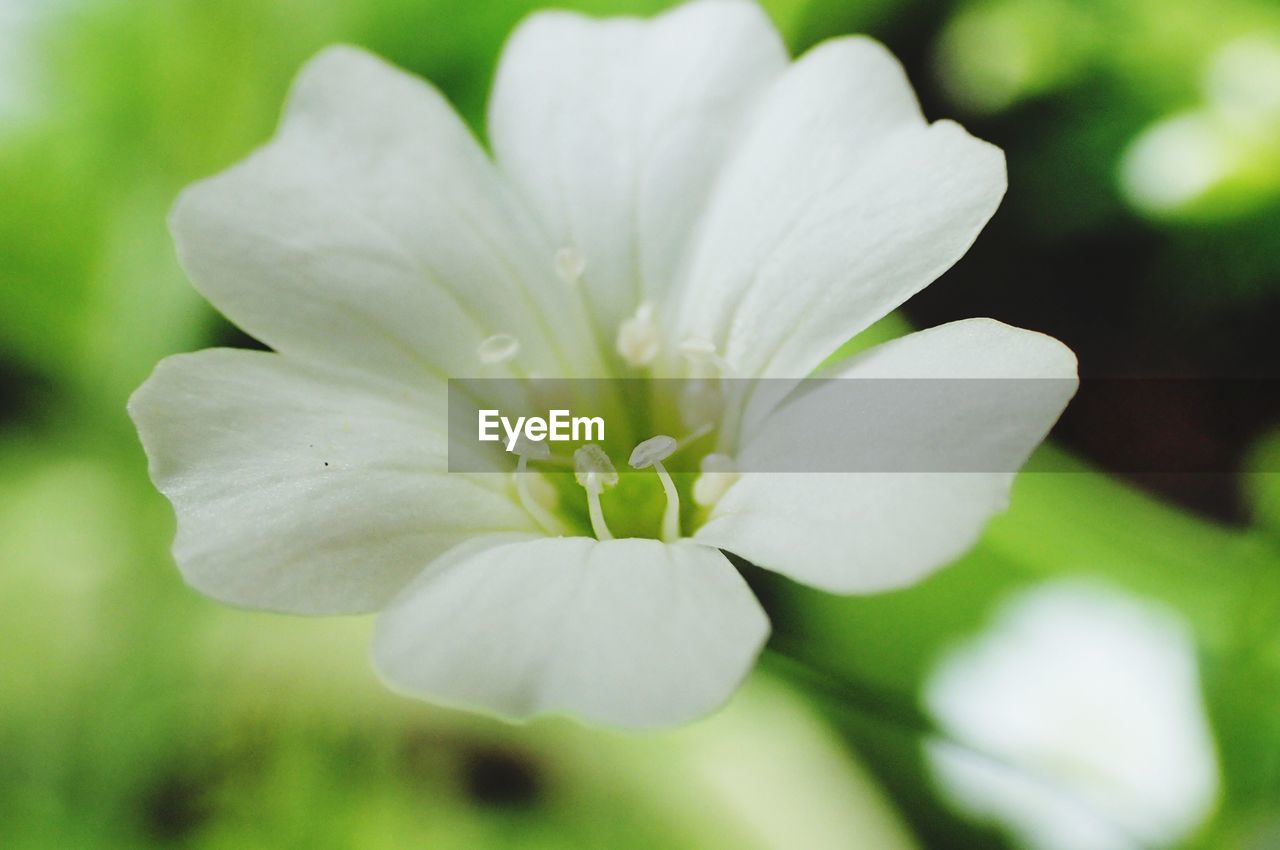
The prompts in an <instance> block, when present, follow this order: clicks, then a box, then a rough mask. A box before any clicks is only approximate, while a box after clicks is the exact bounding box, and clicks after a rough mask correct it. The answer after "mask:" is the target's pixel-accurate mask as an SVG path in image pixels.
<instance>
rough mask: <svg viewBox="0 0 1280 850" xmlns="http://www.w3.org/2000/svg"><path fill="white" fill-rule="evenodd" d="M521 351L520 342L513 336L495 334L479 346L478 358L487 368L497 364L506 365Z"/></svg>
mask: <svg viewBox="0 0 1280 850" xmlns="http://www.w3.org/2000/svg"><path fill="white" fill-rule="evenodd" d="M519 351H520V340H518V339H516V338H515V337H513V336H512V335H511V334H494V335H493V336H490V337H486V338H485V339H484V340H483V341H482V342H481V343H480V345H479V346H477V347H476V356H478V357H479V358H480V362H481V363H483V364H485V365H486V366H493V365H495V364H497V363H505V362H507V361H508V360H510V359H511V358H512V357H515V356H516V354H518V353H519Z"/></svg>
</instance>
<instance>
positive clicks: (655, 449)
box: [627, 434, 680, 542]
mask: <svg viewBox="0 0 1280 850" xmlns="http://www.w3.org/2000/svg"><path fill="white" fill-rule="evenodd" d="M678 445H679V444H678V443H676V441H675V439H674V438H672V437H668V436H667V435H666V434H659V435H658V436H656V437H650V438H649V439H647V440H645V441H644V442H643V443H641V444H640V445H638V446H636V447H635V448H634V449H632V450H631V458H630V460H628V461H627V463H629V464H630V465H631V468H632V469H648V468H649V467H653V471H654V472H656V473H658V480H659V481H661V482H662V491H663V492H664V493H666V494H667V509H666V510H665V511H663V513H662V539H663V540H666V541H668V542H670V541H673V540H678V539H679V538H680V493H679V492H678V491H677V490H676V484H675V482H674V481H672V480H671V473H669V472H667V468H666V467H665V466H663V465H662V462H663V461H664V460H666V459H667V458H669V457H671V455H672V453H674V452H675V450H676V448H677V447H678Z"/></svg>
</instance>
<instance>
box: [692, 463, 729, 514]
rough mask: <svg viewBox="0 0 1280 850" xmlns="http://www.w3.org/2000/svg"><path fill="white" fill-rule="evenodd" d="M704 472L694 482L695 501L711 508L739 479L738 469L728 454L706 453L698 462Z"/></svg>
mask: <svg viewBox="0 0 1280 850" xmlns="http://www.w3.org/2000/svg"><path fill="white" fill-rule="evenodd" d="M698 467H699V468H700V469H701V470H702V474H701V475H699V476H698V478H697V480H696V481H694V482H693V501H694V502H695V503H697V504H698V505H699V506H701V507H704V508H709V507H711V506H712V505H714V504H715V503H716V502H718V501H720V498H721V497H722V496H723V495H724V494H725V492H726V491H727V490H728V489H729V488H730V487H731V486H733V483H734V482H735V481H737V480H738V469H737V466H736V464H734V462H733V458H731V457H729V456H728V455H726V454H719V453H712V454H709V455H704V456H703V458H702V460H700V461H699V462H698Z"/></svg>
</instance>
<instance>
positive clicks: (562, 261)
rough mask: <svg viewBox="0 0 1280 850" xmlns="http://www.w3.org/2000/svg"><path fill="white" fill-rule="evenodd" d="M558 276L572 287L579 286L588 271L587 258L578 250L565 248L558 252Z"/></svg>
mask: <svg viewBox="0 0 1280 850" xmlns="http://www.w3.org/2000/svg"><path fill="white" fill-rule="evenodd" d="M555 262H556V276H557V277H559V278H560V279H561V280H563V281H564V282H565V283H567V284H569V285H570V286H577V285H578V283H579V282H581V280H582V273H583V272H584V271H586V270H587V258H586V257H584V256H582V252H581V251H579V250H578V249H577V248H570V247H568V246H565V247H564V248H561V249H560V250H559V251H556V261H555Z"/></svg>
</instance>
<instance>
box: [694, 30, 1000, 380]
mask: <svg viewBox="0 0 1280 850" xmlns="http://www.w3.org/2000/svg"><path fill="white" fill-rule="evenodd" d="M1005 186H1006V177H1005V166H1004V156H1003V154H1002V153H1001V151H1000V150H999V149H998V148H996V147H994V146H992V145H989V144H987V143H986V142H982V141H980V140H978V139H976V138H974V137H972V136H970V135H969V134H968V133H966V132H965V131H964V130H963V129H962V128H961V127H959V126H958V125H956V124H954V123H952V122H950V121H940V122H937V123H935V124H932V125H929V124H926V122H925V120H924V118H923V117H922V115H921V113H920V109H919V106H918V104H917V102H916V99H915V95H914V93H913V91H912V89H911V86H910V84H909V83H908V81H907V79H906V75H905V73H904V72H903V70H902V66H901V65H900V64H899V63H898V61H897V60H896V59H895V58H894V57H893V55H892V54H891V53H889V51H888V50H886V49H885V48H884V47H883V46H881V45H880V44H878V43H876V42H874V41H872V40H870V39H867V38H862V37H852V38H841V39H836V40H833V41H829V42H825V43H823V44H821V45H819V46H818V47H815V48H814V49H813V50H811V51H809V52H808V53H806V54H805V55H804V56H802V57H801V58H800V59H799V60H798V61H797V62H796V63H795V64H794V65H792V66H791V68H789V69H788V71H787V73H786V74H785V75H784V76H783V77H782V78H781V79H780V80H778V82H777V83H776V84H775V85H774V87H773V88H772V89H771V90H770V91H769V93H768V94H767V95H766V96H765V98H764V99H763V101H762V103H761V104H760V105H759V107H758V109H757V111H756V113H755V115H754V117H753V121H752V123H751V126H750V128H749V129H748V131H747V133H746V134H745V137H744V138H743V140H742V141H741V143H740V144H739V145H738V146H737V147H736V148H735V149H734V151H733V153H732V157H731V159H730V161H729V162H728V163H727V164H726V166H725V168H724V171H723V172H722V174H721V178H720V181H719V182H718V184H717V186H716V188H715V190H714V192H713V194H712V198H711V202H710V205H709V207H708V211H707V215H706V219H705V221H704V223H703V228H704V229H703V233H702V236H701V238H700V241H699V244H698V246H697V249H696V251H695V253H694V257H693V261H692V263H691V266H690V269H689V275H688V281H687V287H686V292H685V298H684V301H683V304H682V306H681V308H680V310H679V313H678V319H679V322H680V326H679V333H678V335H679V337H680V338H682V339H684V338H690V337H692V338H699V339H706V340H710V341H712V342H714V343H716V345H717V346H718V347H719V350H720V351H721V352H722V353H723V354H724V355H725V358H726V359H727V361H728V362H729V364H730V365H731V366H732V367H733V368H734V370H735V372H736V373H737V374H739V375H753V376H760V377H804V376H806V375H808V374H809V373H810V372H812V371H813V369H815V368H816V367H817V366H818V364H820V363H821V362H822V360H824V359H825V358H826V357H827V356H828V355H829V354H830V353H831V352H832V351H834V350H835V349H836V348H837V347H839V345H840V344H842V343H843V342H845V341H846V340H848V339H849V338H850V337H852V336H854V335H855V334H856V333H858V332H860V331H861V330H863V329H865V328H866V327H868V326H869V325H871V324H872V323H873V322H875V321H876V320H878V319H880V318H881V317H883V316H884V315H885V314H887V313H888V312H890V311H891V310H893V309H894V308H895V307H897V306H898V305H900V304H901V303H902V302H904V301H906V300H907V299H908V298H910V297H911V296H912V295H914V294H915V293H916V292H918V291H919V290H921V289H923V288H924V287H925V286H927V285H928V284H929V283H931V282H932V281H933V280H935V279H936V278H937V277H938V276H939V275H941V274H942V273H943V272H944V271H946V270H947V269H948V268H950V266H951V265H952V264H953V263H954V262H955V261H956V260H957V259H959V258H960V257H961V256H962V255H963V254H964V253H965V251H967V250H968V249H969V246H970V245H971V244H972V243H973V241H974V239H975V238H976V237H977V234H978V232H979V231H980V230H981V229H982V227H983V225H985V224H986V222H987V220H988V219H989V218H990V217H991V215H992V214H993V213H994V212H995V209H996V207H997V206H998V205H999V202H1000V199H1001V198H1002V197H1003V195H1004V191H1005Z"/></svg>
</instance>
